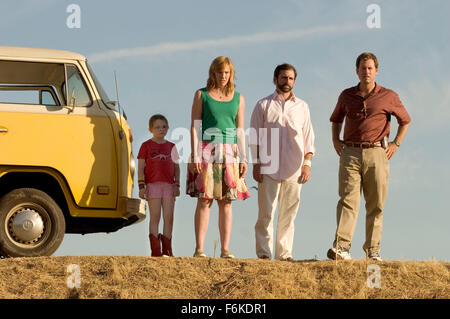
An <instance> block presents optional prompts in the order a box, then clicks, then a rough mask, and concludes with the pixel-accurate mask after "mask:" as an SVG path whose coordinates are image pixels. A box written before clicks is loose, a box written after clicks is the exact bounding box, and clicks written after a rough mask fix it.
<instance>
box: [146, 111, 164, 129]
mask: <svg viewBox="0 0 450 319" xmlns="http://www.w3.org/2000/svg"><path fill="white" fill-rule="evenodd" d="M156 120H163V121H164V122H166V124H167V126H169V121H167V119H166V117H165V116H164V115H162V114H155V115H152V117H151V118H150V120H149V121H148V125H149V127H150V128H153V124H154V123H155V121H156Z"/></svg>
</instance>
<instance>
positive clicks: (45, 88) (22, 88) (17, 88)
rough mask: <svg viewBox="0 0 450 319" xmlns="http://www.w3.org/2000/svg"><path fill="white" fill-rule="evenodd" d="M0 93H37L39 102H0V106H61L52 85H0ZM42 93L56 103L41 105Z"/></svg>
mask: <svg viewBox="0 0 450 319" xmlns="http://www.w3.org/2000/svg"><path fill="white" fill-rule="evenodd" d="M0 91H38V92H39V101H38V103H23V102H2V101H0V104H18V105H20V104H22V105H45V106H61V101H60V100H59V97H58V94H57V93H56V88H55V87H54V86H53V85H34V84H9V83H8V84H0ZM43 91H46V92H49V93H50V94H51V96H52V98H53V100H54V102H55V103H56V104H55V105H51V104H42V93H41V92H43Z"/></svg>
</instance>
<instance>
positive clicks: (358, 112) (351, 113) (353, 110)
mask: <svg viewBox="0 0 450 319" xmlns="http://www.w3.org/2000/svg"><path fill="white" fill-rule="evenodd" d="M346 110H347V117H348V118H349V119H350V120H362V119H364V118H365V112H364V104H363V103H362V102H350V103H348V104H347V105H346Z"/></svg>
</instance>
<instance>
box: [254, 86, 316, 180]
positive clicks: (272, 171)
mask: <svg viewBox="0 0 450 319" xmlns="http://www.w3.org/2000/svg"><path fill="white" fill-rule="evenodd" d="M250 128H251V130H250V136H249V144H250V148H251V150H252V157H253V160H255V159H256V154H255V147H254V145H258V146H259V152H258V157H257V158H258V162H259V163H261V174H266V175H268V176H270V177H271V178H273V179H275V180H297V179H298V178H299V176H300V175H301V168H302V165H303V160H304V156H305V154H308V153H313V154H314V153H315V147H314V131H313V127H312V124H311V117H310V113H309V107H308V104H307V103H306V102H305V101H303V100H301V99H300V98H298V97H296V96H295V95H294V94H293V93H292V94H291V97H290V98H289V99H288V100H286V101H285V100H284V98H283V96H282V95H278V93H277V92H276V91H275V92H274V93H273V94H271V95H269V96H267V97H265V98H263V99H261V100H259V101H258V102H257V103H256V106H255V108H254V110H253V113H252V117H251V120H250ZM252 146H253V147H252Z"/></svg>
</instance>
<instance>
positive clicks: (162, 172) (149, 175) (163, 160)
mask: <svg viewBox="0 0 450 319" xmlns="http://www.w3.org/2000/svg"><path fill="white" fill-rule="evenodd" d="M138 159H145V169H144V174H145V183H146V184H148V183H157V182H163V183H169V184H173V180H174V176H175V164H177V163H178V159H179V156H178V151H177V148H176V147H175V144H174V143H171V142H169V141H166V142H164V143H162V144H159V143H156V142H154V141H153V140H151V139H150V140H148V141H146V142H144V143H142V145H141V148H140V149H139V154H138Z"/></svg>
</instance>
